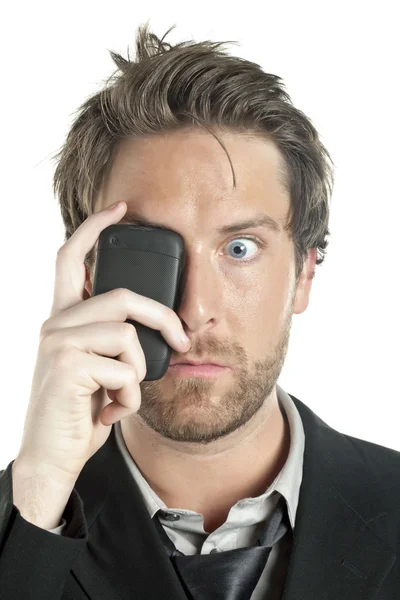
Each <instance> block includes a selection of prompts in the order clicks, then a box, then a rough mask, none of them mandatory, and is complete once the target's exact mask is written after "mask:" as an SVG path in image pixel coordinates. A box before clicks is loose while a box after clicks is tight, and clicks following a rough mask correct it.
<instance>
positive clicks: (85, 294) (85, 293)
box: [83, 265, 92, 300]
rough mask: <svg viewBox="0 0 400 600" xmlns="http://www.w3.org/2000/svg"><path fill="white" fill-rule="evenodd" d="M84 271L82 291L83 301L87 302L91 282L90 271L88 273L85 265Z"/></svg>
mask: <svg viewBox="0 0 400 600" xmlns="http://www.w3.org/2000/svg"><path fill="white" fill-rule="evenodd" d="M85 271H86V276H85V289H84V291H83V299H84V300H88V299H89V298H90V297H91V295H92V280H91V275H90V271H89V269H88V267H87V265H85Z"/></svg>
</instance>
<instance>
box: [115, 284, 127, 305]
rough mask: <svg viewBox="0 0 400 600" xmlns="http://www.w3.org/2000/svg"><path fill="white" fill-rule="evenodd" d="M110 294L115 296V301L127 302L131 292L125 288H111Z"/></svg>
mask: <svg viewBox="0 0 400 600" xmlns="http://www.w3.org/2000/svg"><path fill="white" fill-rule="evenodd" d="M111 295H112V297H113V298H114V297H115V300H116V302H121V303H124V304H126V303H128V302H129V299H130V296H131V292H130V291H129V290H128V289H127V288H115V289H113V290H111Z"/></svg>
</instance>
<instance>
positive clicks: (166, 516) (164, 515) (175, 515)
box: [161, 512, 180, 521]
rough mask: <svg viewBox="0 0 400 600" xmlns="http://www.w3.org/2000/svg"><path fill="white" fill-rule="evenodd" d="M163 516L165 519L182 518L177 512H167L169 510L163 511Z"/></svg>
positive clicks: (177, 519)
mask: <svg viewBox="0 0 400 600" xmlns="http://www.w3.org/2000/svg"><path fill="white" fill-rule="evenodd" d="M161 517H162V518H163V519H165V520H166V521H179V519H180V516H179V515H177V514H176V513H167V512H162V513H161Z"/></svg>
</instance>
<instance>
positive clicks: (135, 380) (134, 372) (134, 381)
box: [129, 365, 139, 385]
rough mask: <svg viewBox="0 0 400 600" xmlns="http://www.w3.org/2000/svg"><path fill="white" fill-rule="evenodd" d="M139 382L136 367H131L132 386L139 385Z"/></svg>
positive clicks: (130, 380) (130, 378) (130, 379)
mask: <svg viewBox="0 0 400 600" xmlns="http://www.w3.org/2000/svg"><path fill="white" fill-rule="evenodd" d="M138 381H139V378H138V373H137V370H136V367H134V366H133V365H131V366H130V369H129V382H130V383H131V384H132V385H137V383H138Z"/></svg>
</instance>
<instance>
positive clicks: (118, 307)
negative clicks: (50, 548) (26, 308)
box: [15, 202, 190, 486]
mask: <svg viewBox="0 0 400 600" xmlns="http://www.w3.org/2000/svg"><path fill="white" fill-rule="evenodd" d="M126 209H127V205H126V203H124V202H123V203H120V204H119V206H118V207H117V208H114V209H113V210H110V209H108V208H107V209H104V210H101V211H99V212H97V213H94V214H92V215H90V216H89V217H88V218H87V219H86V220H85V221H84V222H83V223H82V224H81V225H80V227H79V228H78V229H77V230H76V231H75V233H74V234H73V235H72V236H71V237H70V239H69V240H68V241H67V242H66V243H65V244H64V245H63V246H62V247H61V248H60V249H59V251H58V253H57V261H56V276H55V286H54V300H53V306H52V309H51V314H50V317H49V318H48V319H47V320H46V321H45V322H44V323H43V325H42V328H41V332H40V343H39V349H38V355H37V362H36V366H35V371H34V376H33V381H32V388H31V396H30V402H29V405H28V410H27V414H26V419H25V426H24V433H23V438H22V442H21V447H20V450H19V454H18V456H17V458H16V460H15V466H16V467H17V465H18V466H19V467H20V468H21V467H22V466H23V470H24V473H29V472H32V473H33V472H34V473H35V474H37V475H40V476H44V477H45V478H46V477H49V478H50V479H52V480H54V481H56V482H57V483H58V484H60V485H66V486H70V485H71V483H72V484H73V483H74V482H75V481H76V479H77V478H78V476H79V473H80V471H81V470H82V468H83V467H84V465H85V463H86V462H87V460H88V459H89V458H90V457H91V456H92V455H93V454H95V452H97V450H98V449H99V448H100V447H101V446H102V445H103V444H104V443H105V441H106V440H107V438H108V436H109V434H110V431H111V427H112V424H113V423H115V422H117V421H119V420H120V419H123V418H124V417H127V416H128V415H129V414H131V413H135V412H136V411H137V410H138V409H139V407H140V402H141V392H140V387H139V384H140V382H141V381H142V380H143V379H144V377H145V375H146V363H145V357H144V353H143V349H142V347H141V345H140V343H139V339H138V337H137V333H136V329H135V327H134V326H133V325H132V324H131V323H125V321H126V319H128V318H129V319H132V320H134V321H137V322H139V323H142V324H143V325H146V326H147V327H151V328H152V329H158V330H159V331H160V332H161V334H162V335H163V336H164V338H165V339H166V341H167V342H168V344H169V345H170V346H172V347H174V348H175V349H176V351H177V352H187V351H188V350H189V348H190V340H188V338H187V340H188V341H187V343H185V344H184V343H182V342H181V341H180V337H181V336H182V335H183V336H184V337H186V336H185V333H184V330H183V327H182V323H181V321H180V319H179V317H178V315H177V314H176V313H175V312H174V311H173V310H172V309H170V308H168V307H166V306H164V305H163V304H161V303H159V302H157V301H155V300H152V299H150V298H147V297H145V296H141V295H140V294H136V293H134V292H132V291H130V290H128V289H123V288H120V289H115V290H111V291H109V292H107V293H104V294H99V295H97V296H93V297H91V298H88V299H86V300H84V290H85V273H86V270H85V265H84V259H85V256H86V254H87V253H88V252H89V251H90V250H91V248H93V246H94V245H95V243H96V241H97V240H98V237H99V235H100V233H101V231H102V230H103V229H105V228H106V227H108V226H109V225H111V224H113V223H117V222H118V221H119V220H121V219H122V217H123V215H124V214H125V212H126ZM116 356H117V357H118V359H119V360H115V358H114V357H116ZM109 357H110V358H109ZM102 388H105V389H107V394H108V398H107V395H106V394H102ZM108 400H110V401H109V402H108Z"/></svg>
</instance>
